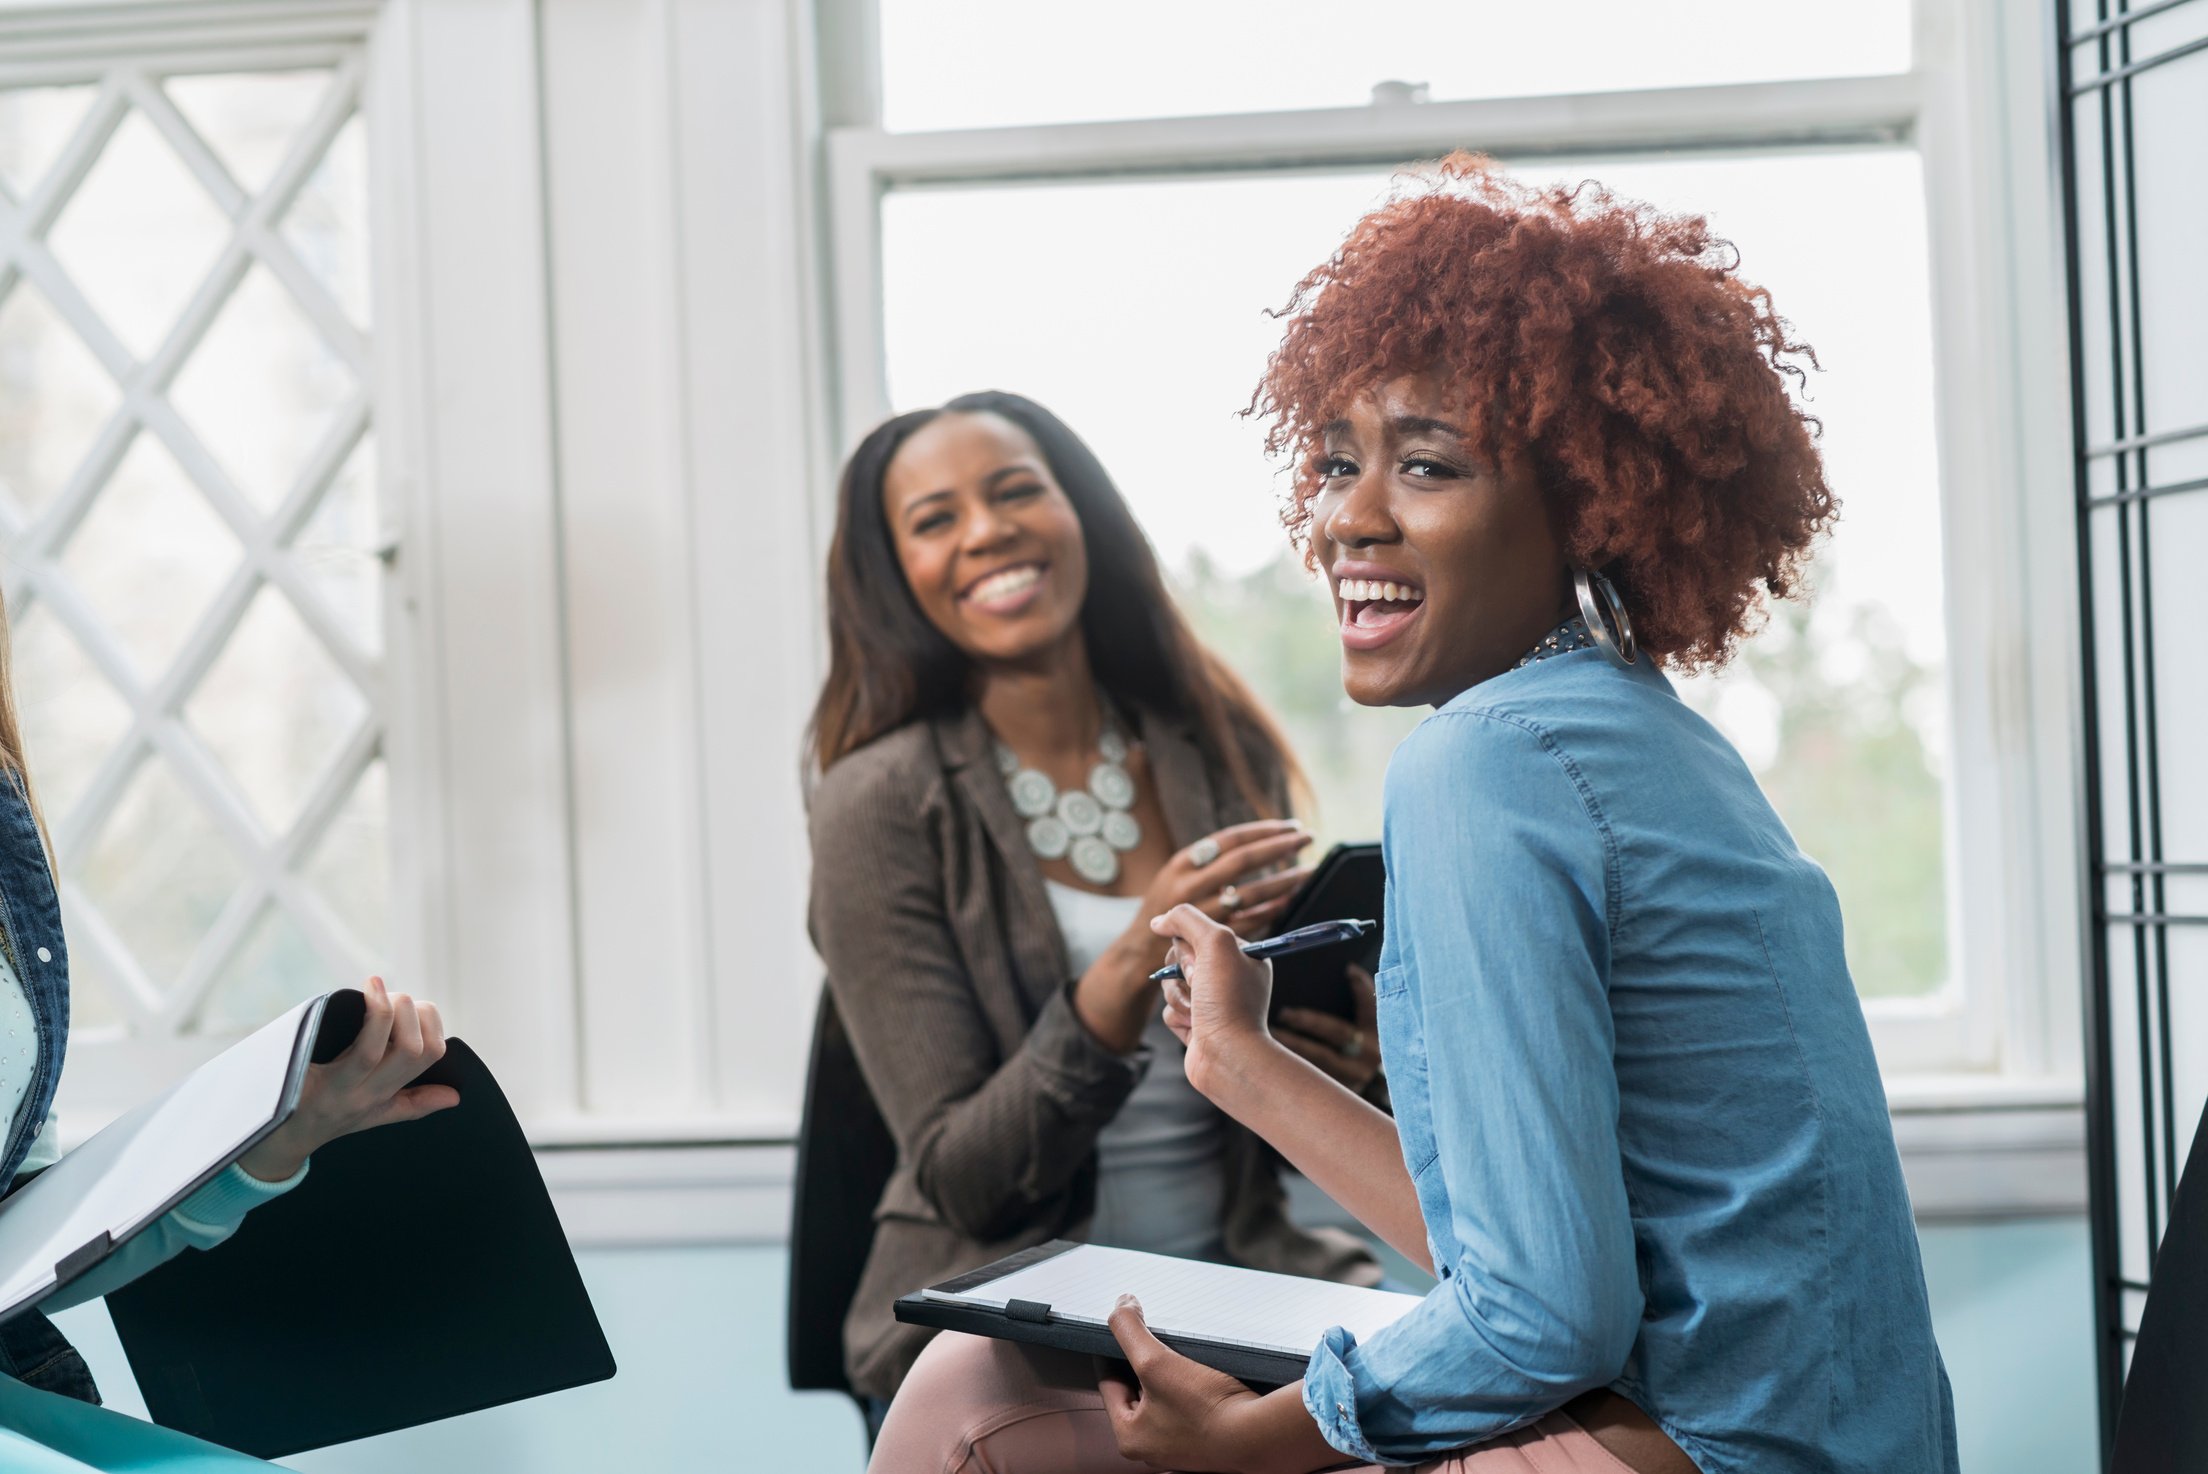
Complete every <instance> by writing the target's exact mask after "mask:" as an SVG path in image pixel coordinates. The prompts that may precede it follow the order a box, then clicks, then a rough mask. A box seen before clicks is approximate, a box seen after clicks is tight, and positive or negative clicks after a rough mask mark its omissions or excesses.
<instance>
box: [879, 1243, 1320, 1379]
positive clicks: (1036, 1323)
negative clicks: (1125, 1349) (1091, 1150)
mask: <svg viewBox="0 0 2208 1474" xmlns="http://www.w3.org/2000/svg"><path fill="white" fill-rule="evenodd" d="M1078 1247H1080V1246H1079V1245H1077V1244H1075V1243H1073V1242H1071V1241H1069V1240H1066V1239H1052V1240H1051V1241H1050V1242H1049V1243H1047V1244H1037V1245H1036V1246H1035V1247H1034V1248H1032V1249H1023V1250H1021V1251H1020V1252H1019V1253H1017V1254H1013V1255H1010V1256H1009V1257H1007V1258H1003V1259H999V1260H998V1261H997V1262H996V1263H994V1264H988V1265H984V1266H983V1267H982V1268H980V1269H977V1270H975V1271H973V1272H972V1273H971V1274H962V1275H960V1276H958V1277H957V1278H956V1279H949V1280H945V1281H944V1282H943V1283H942V1284H940V1285H936V1286H933V1288H934V1289H935V1290H937V1291H938V1292H940V1293H945V1294H958V1293H960V1292H962V1291H966V1290H973V1289H978V1288H980V1287H981V1286H983V1285H985V1284H988V1283H989V1282H990V1281H991V1280H997V1279H1002V1278H1004V1277H1005V1276H1006V1275H1008V1274H1011V1273H1013V1272H1014V1271H1015V1270H1021V1269H1025V1268H1027V1267H1028V1266H1029V1265H1031V1264H1039V1263H1041V1262H1042V1261H1043V1260H1045V1259H1051V1258H1055V1257H1056V1256H1057V1255H1060V1254H1063V1253H1065V1252H1066V1251H1067V1250H1068V1249H1073V1248H1078ZM893 1309H894V1311H895V1313H896V1316H897V1319H899V1320H900V1321H903V1322H904V1323H905V1324H907V1325H915V1326H927V1327H929V1328H931V1329H933V1330H938V1331H964V1332H966V1333H968V1334H969V1335H975V1336H994V1337H996V1338H997V1339H998V1340H1001V1341H1020V1342H1024V1343H1026V1344H1027V1345H1030V1346H1053V1347H1056V1348H1057V1349H1058V1350H1060V1351H1073V1352H1078V1353H1080V1354H1082V1355H1086V1356H1107V1357H1111V1358H1114V1359H1115V1360H1116V1359H1117V1358H1118V1357H1119V1354H1120V1352H1119V1343H1118V1342H1117V1341H1115V1340H1113V1339H1112V1333H1111V1331H1110V1329H1109V1328H1108V1327H1103V1326H1092V1325H1086V1324H1079V1323H1075V1322H1072V1321H1066V1320H1061V1319H1058V1318H1056V1317H1054V1316H1053V1315H1052V1314H1051V1313H1050V1307H1049V1306H1047V1305H1038V1304H1035V1303H1033V1302H1031V1301H1027V1300H1013V1301H1010V1302H1008V1303H1007V1304H1006V1305H1005V1308H1004V1309H1002V1310H996V1309H992V1308H987V1307H980V1306H972V1305H955V1304H952V1303H950V1302H947V1301H943V1300H931V1299H929V1298H928V1297H927V1296H926V1295H924V1294H919V1293H914V1294H911V1295H903V1296H900V1297H898V1300H897V1303H896V1305H895V1306H894V1307H893ZM1158 1339H1159V1340H1161V1341H1163V1342H1164V1343H1165V1344H1166V1345H1168V1346H1170V1347H1172V1348H1173V1349H1174V1350H1175V1351H1178V1352H1180V1353H1181V1355H1183V1356H1185V1357H1187V1358H1189V1359H1190V1360H1191V1361H1197V1362H1201V1363H1203V1364H1204V1365H1205V1366H1207V1367H1211V1368H1212V1369H1214V1370H1215V1371H1222V1372H1225V1373H1226V1374H1227V1375H1228V1376H1230V1377H1239V1378H1240V1379H1241V1380H1242V1381H1244V1382H1246V1383H1248V1384H1249V1385H1250V1386H1251V1387H1253V1388H1257V1389H1259V1390H1261V1391H1266V1390H1270V1389H1272V1388H1274V1387H1284V1386H1286V1385H1287V1384H1288V1383H1290V1382H1293V1381H1295V1380H1296V1379H1297V1378H1299V1377H1301V1376H1302V1375H1303V1373H1304V1368H1305V1367H1306V1366H1307V1365H1308V1364H1309V1362H1310V1357H1309V1356H1308V1355H1306V1356H1300V1357H1299V1356H1289V1355H1286V1354H1284V1353H1279V1352H1271V1351H1259V1350H1255V1349H1253V1348H1251V1347H1248V1346H1237V1345H1233V1344H1231V1343H1228V1342H1223V1341H1207V1340H1205V1339H1204V1338H1203V1337H1201V1336H1179V1335H1171V1334H1167V1333H1164V1332H1160V1333H1158Z"/></svg>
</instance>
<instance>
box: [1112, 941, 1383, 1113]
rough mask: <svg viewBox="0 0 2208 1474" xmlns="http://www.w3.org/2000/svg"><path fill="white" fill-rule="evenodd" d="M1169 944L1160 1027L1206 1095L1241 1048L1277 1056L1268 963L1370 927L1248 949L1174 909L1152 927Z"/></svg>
mask: <svg viewBox="0 0 2208 1474" xmlns="http://www.w3.org/2000/svg"><path fill="white" fill-rule="evenodd" d="M1150 929H1151V930H1152V931H1154V932H1156V933H1157V934H1158V935H1159V936H1161V937H1165V938H1168V939H1169V940H1170V941H1171V942H1172V943H1173V946H1172V950H1171V952H1170V953H1169V954H1168V955H1169V957H1170V958H1171V961H1172V963H1173V966H1171V967H1168V968H1166V969H1164V970H1163V972H1162V974H1161V977H1162V980H1163V982H1164V986H1165V1022H1166V1025H1167V1027H1169V1028H1170V1029H1172V1030H1173V1032H1174V1034H1175V1035H1177V1036H1178V1037H1179V1038H1180V1040H1181V1042H1182V1043H1184V1044H1186V1045H1187V1046H1188V1058H1187V1061H1186V1064H1187V1070H1188V1080H1189V1083H1190V1084H1191V1085H1194V1086H1195V1087H1196V1088H1197V1089H1198V1090H1200V1091H1206V1093H1207V1094H1208V1093H1209V1092H1208V1090H1206V1085H1207V1081H1208V1079H1209V1077H1210V1075H1211V1073H1212V1072H1213V1071H1214V1070H1218V1069H1221V1068H1231V1064H1230V1060H1231V1058H1232V1056H1233V1054H1234V1052H1235V1051H1236V1050H1238V1049H1250V1048H1264V1049H1279V1048H1281V1047H1282V1046H1281V1045H1280V1044H1279V1043H1277V1042H1276V1041H1275V1040H1274V1039H1273V1037H1272V1032H1271V1030H1270V1029H1269V1028H1268V1026H1267V1024H1266V1021H1265V1015H1266V1012H1267V1010H1268V1008H1269V1006H1270V1005H1271V1002H1272V992H1273V974H1272V969H1271V968H1269V967H1266V966H1263V965H1262V964H1263V961H1264V959H1265V958H1267V957H1273V956H1280V955H1283V954H1285V953H1289V952H1299V951H1303V950H1305V949H1306V948H1310V947H1322V946H1326V945H1329V944H1330V943H1333V942H1339V941H1346V940H1349V939H1351V938H1354V937H1360V936H1364V935H1365V934H1366V933H1368V932H1370V931H1371V930H1372V929H1373V924H1372V923H1371V922H1369V921H1340V922H1322V923H1321V924H1320V925H1319V926H1317V927H1302V928H1299V929H1298V930H1296V931H1293V932H1289V933H1287V934H1286V935H1283V936H1278V937H1268V938H1266V939H1265V940H1264V941H1261V942H1253V943H1251V944H1249V945H1248V946H1246V947H1243V946H1237V945H1236V942H1237V939H1236V937H1235V935H1234V933H1233V932H1231V931H1229V930H1228V929H1227V928H1226V927H1223V926H1221V925H1220V924H1219V923H1218V922H1216V921H1213V920H1212V919H1211V918H1210V917H1208V916H1206V915H1205V914H1204V913H1203V912H1202V911H1200V910H1198V909H1197V908H1196V907H1194V906H1176V907H1174V908H1173V909H1172V910H1171V911H1168V912H1166V913H1165V914H1164V915H1163V916H1160V917H1157V918H1156V919H1154V920H1153V921H1152V922H1151V923H1150Z"/></svg>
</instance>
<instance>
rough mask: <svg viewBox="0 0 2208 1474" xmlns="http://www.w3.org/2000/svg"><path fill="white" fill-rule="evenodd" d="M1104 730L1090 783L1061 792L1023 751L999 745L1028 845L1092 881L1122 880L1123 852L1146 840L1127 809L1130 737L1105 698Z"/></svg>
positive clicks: (1001, 767)
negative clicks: (1029, 764) (1116, 721)
mask: <svg viewBox="0 0 2208 1474" xmlns="http://www.w3.org/2000/svg"><path fill="white" fill-rule="evenodd" d="M1097 705H1098V707H1099V709H1101V710H1102V711H1103V713H1104V729H1103V731H1102V732H1100V733H1098V734H1097V739H1096V753H1097V756H1098V758H1100V759H1101V761H1099V762H1098V763H1097V764H1096V765H1095V766H1094V767H1092V768H1090V769H1089V784H1088V787H1087V788H1085V789H1084V788H1069V789H1066V790H1064V791H1060V789H1059V787H1058V785H1057V784H1056V783H1054V782H1052V781H1051V777H1050V775H1049V774H1048V773H1045V772H1043V771H1041V770H1040V769H1038V768H1030V767H1027V766H1025V765H1023V764H1022V763H1021V762H1020V758H1019V754H1018V753H1016V752H1014V751H1013V750H1012V749H1011V748H1009V747H1007V746H1005V745H1004V744H1003V743H1002V742H999V743H997V744H996V749H997V771H998V772H999V773H1001V774H1003V775H1004V789H1005V792H1006V793H1008V794H1010V795H1011V798H1012V807H1013V809H1014V811H1015V812H1017V813H1018V814H1019V816H1020V817H1021V818H1022V819H1025V820H1026V821H1027V847H1028V848H1029V849H1031V850H1033V851H1034V852H1035V854H1036V857H1037V858H1038V859H1044V860H1058V859H1063V860H1064V861H1065V862H1066V863H1067V864H1069V865H1071V866H1072V867H1073V873H1074V874H1076V875H1078V876H1080V877H1081V878H1082V879H1083V880H1085V881H1087V882H1088V883H1089V884H1090V885H1110V884H1111V883H1112V882H1113V881H1115V880H1117V879H1119V857H1120V856H1121V855H1122V854H1125V853H1126V852H1127V851H1128V850H1131V849H1134V848H1135V847H1136V846H1137V845H1139V844H1141V843H1142V825H1141V824H1140V823H1139V822H1138V821H1137V820H1136V818H1135V816H1134V815H1133V814H1131V813H1129V812H1128V810H1130V809H1132V808H1133V807H1134V806H1135V780H1134V779H1133V778H1132V777H1130V776H1128V773H1127V768H1126V762H1127V739H1126V738H1125V737H1123V736H1121V735H1120V732H1119V728H1118V727H1117V726H1116V725H1114V724H1113V721H1112V715H1111V707H1110V706H1109V705H1108V704H1106V703H1105V702H1104V701H1103V700H1102V699H1101V698H1099V700H1098V703H1097Z"/></svg>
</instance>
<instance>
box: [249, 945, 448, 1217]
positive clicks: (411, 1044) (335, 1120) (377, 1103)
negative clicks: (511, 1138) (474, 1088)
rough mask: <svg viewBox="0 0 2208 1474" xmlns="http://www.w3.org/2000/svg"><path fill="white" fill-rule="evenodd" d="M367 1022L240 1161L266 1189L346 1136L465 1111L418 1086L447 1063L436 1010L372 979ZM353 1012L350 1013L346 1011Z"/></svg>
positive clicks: (442, 1089)
mask: <svg viewBox="0 0 2208 1474" xmlns="http://www.w3.org/2000/svg"><path fill="white" fill-rule="evenodd" d="M361 997H362V1000H363V1007H362V1014H361V1018H360V1022H359V1024H358V1025H357V1026H356V1027H355V1030H354V1033H353V1038H352V1042H351V1043H349V1044H347V1045H346V1046H345V1048H344V1051H343V1052H342V1053H341V1054H339V1055H338V1056H337V1057H336V1058H334V1059H332V1060H329V1061H328V1062H327V1063H324V1062H321V1061H320V1059H319V1057H318V1058H317V1062H316V1063H315V1064H313V1065H312V1066H310V1067H309V1069H308V1071H307V1078H306V1080H305V1082H304V1083H303V1085H302V1087H301V1090H300V1097H299V1105H298V1108H297V1109H296V1110H294V1111H293V1112H292V1113H291V1115H290V1116H289V1117H288V1118H287V1119H286V1120H285V1121H284V1122H283V1124H282V1125H280V1126H278V1127H277V1128H276V1129H275V1130H274V1131H272V1132H270V1133H269V1134H268V1135H267V1136H266V1137H264V1138H262V1140H261V1141H260V1142H259V1143H257V1144H256V1145H255V1146H254V1147H253V1149H252V1150H251V1151H249V1152H247V1153H246V1154H245V1155H244V1156H243V1157H241V1158H239V1159H238V1165H239V1166H241V1167H243V1168H244V1169H245V1170H246V1171H248V1172H250V1173H252V1174H253V1175H254V1176H255V1177H258V1178H260V1179H261V1180H262V1181H263V1182H284V1181H288V1180H289V1179H290V1178H292V1177H293V1176H295V1175H297V1173H298V1171H299V1169H300V1167H301V1166H303V1165H305V1163H306V1160H307V1158H309V1157H311V1156H313V1155H314V1154H315V1153H316V1152H318V1151H320V1150H321V1149H322V1148H323V1147H325V1146H327V1145H328V1144H329V1143H331V1142H333V1141H335V1140H337V1139H338V1138H339V1137H341V1136H350V1135H352V1133H354V1132H355V1131H367V1130H370V1129H372V1128H374V1127H377V1126H388V1125H393V1124H395V1123H397V1122H400V1121H417V1120H420V1119H421V1118H422V1117H423V1116H426V1115H429V1114H431V1113H433V1112H436V1111H442V1110H447V1109H450V1108H451V1107H453V1106H456V1105H458V1104H459V1103H460V1095H459V1092H458V1091H456V1090H454V1089H453V1088H452V1087H451V1086H449V1085H432V1084H417V1083H415V1082H416V1080H417V1079H418V1077H419V1076H420V1075H421V1073H422V1072H423V1071H424V1070H426V1069H428V1068H429V1067H430V1066H432V1065H434V1064H436V1063H437V1061H438V1060H440V1059H442V1058H443V1057H444V1053H445V1029H444V1021H443V1020H442V1019H441V1018H440V1017H439V1016H438V1013H437V1005H436V1004H434V1003H425V1002H419V1001H417V1000H415V999H413V998H409V997H408V996H407V995H406V994H404V993H401V994H400V995H398V997H396V998H394V997H392V996H391V992H390V990H389V989H388V988H386V987H384V985H383V979H382V978H370V979H369V980H368V986H367V989H366V990H365V991H364V992H363V993H362V994H361ZM348 1012H349V1010H348Z"/></svg>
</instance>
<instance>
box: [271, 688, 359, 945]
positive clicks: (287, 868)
mask: <svg viewBox="0 0 2208 1474" xmlns="http://www.w3.org/2000/svg"><path fill="white" fill-rule="evenodd" d="M382 751H383V724H382V722H381V720H380V719H379V718H378V717H377V715H376V714H374V713H371V714H370V715H369V717H368V718H367V719H366V720H364V721H363V722H362V723H361V724H360V726H359V728H358V729H357V730H356V731H355V732H354V733H353V735H352V738H351V739H350V740H349V741H348V742H347V743H346V744H345V746H344V747H343V748H341V749H340V750H339V751H338V754H337V756H336V757H335V758H334V759H333V760H332V761H331V763H330V765H329V766H328V768H326V769H325V770H324V771H323V774H322V778H321V780H320V781H319V782H318V783H317V784H316V785H315V790H314V792H313V793H312V794H311V795H309V797H308V799H307V801H306V803H305V804H304V805H302V806H301V808H300V810H299V815H298V817H297V818H296V819H294V820H293V821H292V825H291V828H290V830H289V831H287V832H286V833H285V834H284V836H283V838H282V839H280V840H278V841H277V845H276V859H277V863H278V870H277V874H278V876H279V880H278V882H277V884H278V890H277V895H278V899H279V900H280V901H281V902H282V904H283V906H284V909H285V910H286V911H288V912H289V913H290V914H291V917H292V919H293V920H294V921H296V922H297V923H298V925H299V929H300V930H301V931H302V932H304V933H306V935H307V939H308V940H309V941H311V942H312V943H313V944H314V947H315V950H316V951H318V952H320V953H321V954H322V957H323V961H325V962H326V963H328V964H329V965H330V966H331V967H332V968H333V969H334V970H335V971H338V972H341V973H342V972H350V971H354V970H357V969H359V968H362V967H367V966H371V965H372V959H371V955H370V953H369V949H368V948H367V947H366V946H365V945H364V944H362V942H361V941H360V939H359V938H358V937H356V936H354V935H353V934H352V930H351V928H350V927H348V926H346V925H345V924H344V922H343V921H342V920H341V919H340V918H338V917H337V916H335V915H334V914H333V913H332V912H331V911H330V908H329V906H328V905H327V904H326V903H325V902H324V901H323V899H322V896H321V895H320V893H319V892H317V891H316V890H315V888H314V887H313V886H311V885H309V884H307V883H306V882H305V881H304V880H302V879H301V878H300V877H299V876H298V875H297V873H296V867H298V866H299V865H300V864H302V863H304V862H305V861H306V860H307V859H308V857H309V856H311V855H312V854H313V853H314V849H315V846H316V845H318V844H320V843H321V841H322V839H323V838H324V837H325V836H326V835H327V833H328V832H329V827H330V825H331V823H332V822H334V821H335V819H336V818H337V815H338V813H339V811H341V810H342V809H343V808H344V807H345V801H346V800H347V799H348V798H350V797H352V794H353V789H354V786H355V785H356V784H358V783H359V782H360V779H361V775H362V774H364V773H366V772H367V771H368V765H369V764H370V763H372V762H374V761H375V760H376V756H377V754H379V753H381V752H382Z"/></svg>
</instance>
